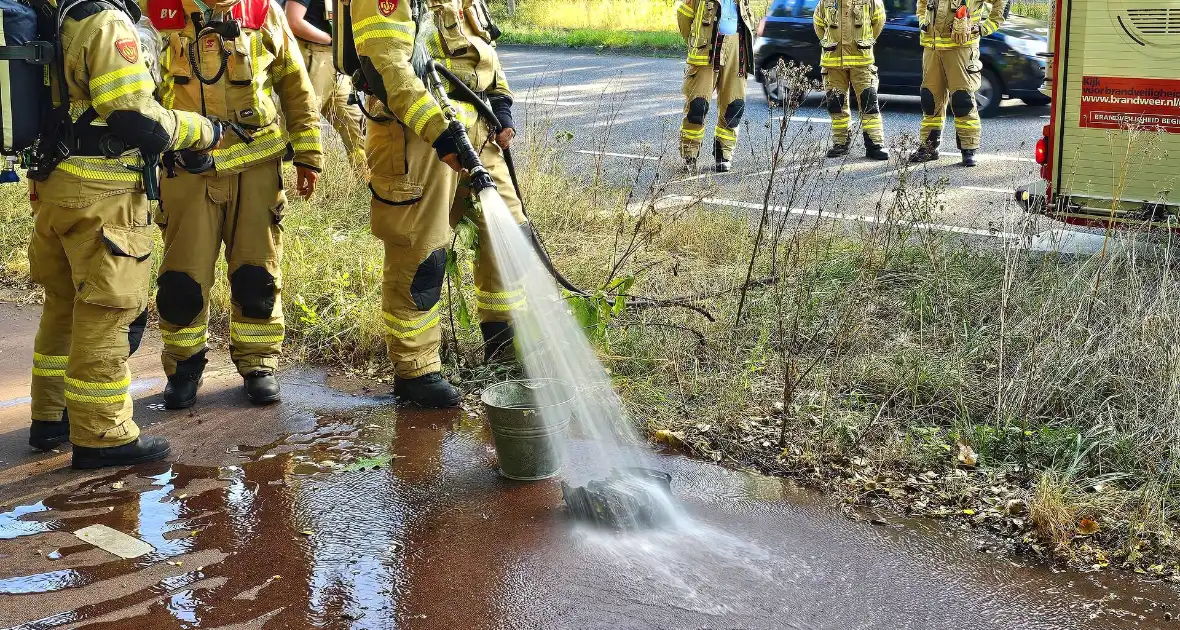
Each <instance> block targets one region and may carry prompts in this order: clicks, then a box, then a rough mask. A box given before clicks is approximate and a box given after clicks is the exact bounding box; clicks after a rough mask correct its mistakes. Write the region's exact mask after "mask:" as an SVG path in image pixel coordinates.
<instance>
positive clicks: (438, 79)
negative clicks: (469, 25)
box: [424, 59, 675, 530]
mask: <svg viewBox="0 0 1180 630" xmlns="http://www.w3.org/2000/svg"><path fill="white" fill-rule="evenodd" d="M424 70H425V72H424V74H425V77H424V79H425V82H426V85H427V89H429V90H430V91H431V93H432V94H433V95H434V97H435V99H436V100H437V101H438V104H439V106H440V107H441V108H442V110H443V115H444V117H445V118H446V119H447V130H448V132H449V133H450V134H451V136H452V138H453V139H454V141H455V145H456V147H457V148H458V158H459V163H460V165H461V166H462V167H463V168H464V169H465V170H466V171H468V173H470V176H471V189H472V191H473V192H474V193H475V194H476V196H478V197H479V198H480V199H481V200H487V199H488V197H489V195H494V196H495V197H499V192H498V191H497V190H496V184H495V182H494V181H493V180H492V176H491V173H489V172H488V170H487V168H486V167H485V166H484V165H483V163H482V161H481V160H480V159H479V151H477V150H476V148H475V146H474V144H472V142H471V137H470V136H469V135H468V133H467V129H466V127H465V126H464V124H463V122H462V121H461V120H460V119H459V113H458V110H457V109H456V108H455V104H454V103H453V102H452V100H451V97H450V95H449V94H448V93H447V91H446V90H445V89H443V86H444V78H445V79H446V81H447V82H449V83H450V84H451V85H453V86H454V88H455V90H456V91H457V92H458V94H459V95H460V97H461V98H462V100H463V101H464V102H467V103H470V104H471V105H473V106H474V107H475V108H476V111H477V112H478V113H479V115H480V116H481V117H482V118H484V119H485V120H486V121H487V123H488V125H489V126H490V127H491V129H492V131H493V135H494V134H496V133H499V131H500V126H499V121H498V119H497V118H496V116H495V113H494V112H492V110H491V107H490V106H489V105H488V104H487V103H486V102H485V101H484V100H483V99H481V98H479V97H478V96H477V95H476V94H475V93H474V92H473V91H472V90H471V89H470V88H468V87H467V86H466V85H465V84H464V83H463V82H462V81H460V80H459V79H458V78H457V77H455V76H454V75H453V74H451V73H450V72H449V71H448V70H447V69H446V68H445V67H444V66H442V65H441V64H439V63H438V62H437V61H435V60H433V59H431V60H429V61H426V62H425V63H424ZM505 161H506V162H507V163H508V167H509V173H510V175H511V178H512V183H513V186H514V187H515V189H516V193H517V196H518V197H519V196H520V186H519V184H518V183H517V181H516V173H515V169H514V168H513V165H512V162H511V154H510V153H509V152H508V151H507V150H505ZM490 205H493V204H489V203H484V206H485V211H490V212H496V211H500V212H503V211H505V208H504V206H503V203H502V200H500V203H498V204H494V205H496V206H498V207H499V210H496V209H494V208H489V207H488V206H490ZM526 217H527V215H526ZM526 237H527V238H528V240H529V245H530V246H531V248H532V249H533V251H534V252H536V254H537V257H538V258H539V259H540V261H541V262H542V264H543V266H544V267H545V268H546V270H547V271H548V272H549V273H550V274H551V275H552V276H553V277H554V279H556V280H557V281H558V282H559V283H560V284H561V285H562V286H563V287H565V288H566V289H567V290H569V291H571V292H574V293H578V294H581V295H585V292H583V291H582V290H580V289H578V288H577V287H576V286H574V285H573V284H572V283H570V282H569V281H567V280H565V279H564V278H563V277H562V276H561V274H560V273H558V272H557V270H556V269H555V268H554V267H553V263H552V261H551V260H550V259H549V257H548V255H547V254H546V253H545V250H544V247H542V246H541V244H540V241H539V240H538V239H537V237H536V233H535V232H534V231H532V230H531V229H529V230H528V233H527V236H526ZM671 481H672V477H671V476H670V475H668V474H667V473H664V472H660V471H657V470H651V469H647V468H638V467H629V466H628V467H616V468H612V469H611V470H610V473H609V474H608V475H607V476H606V477H605V478H602V479H594V480H591V481H589V482H588V483H587V484H586V485H584V486H572V485H570V484H569V483H567V482H564V481H563V482H562V483H561V491H562V497H563V499H564V500H565V505H566V510H567V511H568V513H569V515H570V517H571V518H573V519H574V520H576V521H579V522H583V523H588V524H592V525H595V526H600V527H604V528H609V529H614V530H639V529H650V528H654V527H661V526H664V525H667V524H668V521H670V520H671V518H670V515H671V514H674V513H675V510H674V509H672V506H671V498H670V497H671Z"/></svg>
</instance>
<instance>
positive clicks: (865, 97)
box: [860, 88, 881, 114]
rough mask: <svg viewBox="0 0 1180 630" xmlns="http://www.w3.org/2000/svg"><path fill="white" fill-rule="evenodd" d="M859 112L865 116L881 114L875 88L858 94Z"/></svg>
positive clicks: (866, 89)
mask: <svg viewBox="0 0 1180 630" xmlns="http://www.w3.org/2000/svg"><path fill="white" fill-rule="evenodd" d="M860 111H861V112H863V113H865V114H880V113H881V103H880V102H878V101H877V88H865V90H864V91H863V92H861V93H860Z"/></svg>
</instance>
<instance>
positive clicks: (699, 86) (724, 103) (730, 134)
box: [680, 35, 746, 161]
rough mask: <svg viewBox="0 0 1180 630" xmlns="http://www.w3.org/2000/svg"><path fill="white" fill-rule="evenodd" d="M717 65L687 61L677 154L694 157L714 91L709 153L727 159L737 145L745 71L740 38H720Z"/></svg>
mask: <svg viewBox="0 0 1180 630" xmlns="http://www.w3.org/2000/svg"><path fill="white" fill-rule="evenodd" d="M722 40H723V41H722V42H721V55H720V58H719V62H718V64H717V67H716V68H714V67H713V66H696V65H689V66H688V70H686V71H685V74H684V121H683V122H682V123H681V124H680V156H681V157H683V158H685V159H693V160H695V159H696V158H697V155H698V154H699V153H700V151H701V143H702V142H703V141H704V139H705V117H706V116H707V115H708V113H709V101H711V100H713V94H717V126H716V127H714V129H713V157H715V158H717V159H718V160H725V161H729V160H730V159H731V158H732V157H733V150H734V149H735V148H736V147H737V139H738V125H740V124H741V120H742V115H743V114H745V111H746V72H745V69H744V68H743V67H742V60H741V39H740V37H739V36H737V35H727V36H725V37H723V38H722Z"/></svg>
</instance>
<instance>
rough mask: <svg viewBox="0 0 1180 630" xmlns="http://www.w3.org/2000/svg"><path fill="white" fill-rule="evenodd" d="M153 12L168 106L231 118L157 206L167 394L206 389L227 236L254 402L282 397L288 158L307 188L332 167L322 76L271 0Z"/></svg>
mask: <svg viewBox="0 0 1180 630" xmlns="http://www.w3.org/2000/svg"><path fill="white" fill-rule="evenodd" d="M148 17H149V18H151V20H152V23H153V25H154V26H155V27H156V29H157V30H158V31H159V32H160V34H161V40H162V42H163V46H164V49H163V52H162V54H161V57H160V66H161V71H162V74H163V81H162V83H161V85H160V90H159V93H160V98H161V100H162V101H163V103H164V105H165V106H166V107H173V108H177V109H182V110H187V111H195V112H202V113H204V114H207V115H210V116H214V117H216V118H218V119H220V120H224V121H227V123H229V124H231V130H230V131H226V133H225V138H224V140H223V142H222V144H221V146H220V147H218V148H217V149H216V150H214V151H213V152H212V153H211V155H210V157H211V159H209V160H204V161H200V160H189V159H185V160H178V162H177V163H176V164H170V165H165V166H166V169H167V171H168V172H167V175H166V177H165V178H164V179H163V180H162V182H161V194H160V212H159V214H158V216H157V223H158V224H159V225H160V227H161V229H162V230H163V232H164V261H163V263H162V264H161V266H160V276H159V278H158V280H157V285H158V287H159V291H158V292H157V294H156V305H157V309H158V311H159V313H160V328H161V333H162V336H163V340H164V351H163V362H164V372H165V373H166V374H167V375H168V385H167V387H166V388H165V391H164V405H165V406H166V407H167V408H169V409H182V408H186V407H189V406H191V405H192V404H193V403H194V402H195V400H196V395H197V388H198V386H199V383H200V379H201V374H202V372H203V371H204V367H205V363H206V359H205V353H206V350H207V345H206V343H207V340H208V319H209V291H210V289H211V288H212V286H213V282H214V269H215V265H216V263H217V256H218V254H219V251H220V249H221V245H222V243H223V242H224V243H225V258H226V261H227V263H228V276H229V289H230V298H231V301H232V307H233V311H232V313H231V316H230V327H229V343H230V356H231V357H232V359H233V361H234V363H235V364H236V366H237V369H238V372H239V373H240V374H241V375H242V377H243V379H244V383H245V388H246V394H247V396H248V397H249V399H250V401H251V402H253V403H255V404H266V403H270V402H274V401H276V400H278V398H279V384H278V380H277V378H276V377H275V369H276V368H277V367H278V357H279V352H280V349H281V347H282V343H283V333H284V326H283V310H282V304H281V300H280V292H281V287H282V284H281V277H280V274H279V263H280V257H281V254H282V244H281V236H282V231H281V228H280V221H281V220H282V218H283V211H284V210H285V208H286V205H287V200H286V196H285V194H284V192H283V176H282V158H283V155H284V153H286V151H287V149H288V146H290V147H291V150H292V151H293V154H294V163H295V170H296V176H297V179H298V181H297V189H298V191H299V193H300V195H302V196H304V197H305V198H306V197H309V196H310V195H311V194H312V192H314V190H315V184H316V179H317V177H318V173H319V172H320V169H321V168H322V159H323V156H322V150H321V147H320V118H319V114H318V112H317V104H316V99H315V95H314V94H313V93H312V88H311V82H310V80H309V79H308V76H307V70H306V69H305V68H304V67H303V62H302V61H301V60H300V56H299V48H298V45H297V44H296V42H295V38H294V36H293V35H292V34H291V31H290V29H289V28H288V26H287V22H286V18H285V17H284V15H283V13H282V11H281V10H279V9H278V8H277V5H275V4H274V3H273V2H271V1H270V0H241V2H238V1H237V0H219V2H218V3H214V4H212V5H205V4H204V3H202V2H199V0H149V2H148ZM275 96H277V97H278V98H277V101H278V104H279V107H281V116H280V111H279V109H277V108H276V105H275V98H274V97H275ZM280 121H281V122H280Z"/></svg>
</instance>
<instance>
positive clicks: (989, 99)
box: [975, 66, 1004, 118]
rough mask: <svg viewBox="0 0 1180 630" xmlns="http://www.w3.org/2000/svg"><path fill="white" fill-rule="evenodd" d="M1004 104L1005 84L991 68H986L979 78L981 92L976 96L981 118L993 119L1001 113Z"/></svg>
mask: <svg viewBox="0 0 1180 630" xmlns="http://www.w3.org/2000/svg"><path fill="white" fill-rule="evenodd" d="M1003 102H1004V84H1003V83H1002V82H1001V81H1000V77H999V75H997V74H996V73H995V72H994V71H993V70H992V69H991V68H988V67H986V66H984V68H983V71H982V73H981V74H980V77H979V92H977V93H976V94H975V104H976V107H978V108H979V117H980V118H991V117H993V116H995V115H996V114H998V113H1000V105H1001V104H1002V103H1003Z"/></svg>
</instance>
